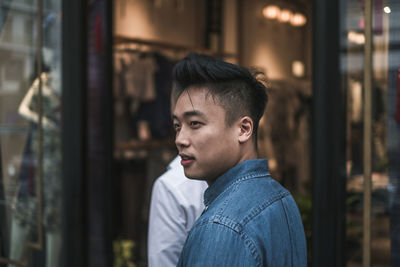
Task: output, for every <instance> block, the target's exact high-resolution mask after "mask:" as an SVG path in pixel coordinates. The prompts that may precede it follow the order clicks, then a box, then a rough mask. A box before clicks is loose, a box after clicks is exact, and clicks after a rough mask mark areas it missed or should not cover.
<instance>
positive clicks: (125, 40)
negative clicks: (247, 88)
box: [114, 35, 238, 58]
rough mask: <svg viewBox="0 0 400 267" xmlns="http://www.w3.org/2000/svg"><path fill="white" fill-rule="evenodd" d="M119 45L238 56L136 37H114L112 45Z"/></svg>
mask: <svg viewBox="0 0 400 267" xmlns="http://www.w3.org/2000/svg"><path fill="white" fill-rule="evenodd" d="M120 44H138V45H146V46H149V47H152V48H155V49H167V50H172V51H176V52H187V53H188V52H197V53H202V54H208V55H211V56H214V57H221V58H237V57H238V55H237V54H234V53H220V52H214V51H211V50H207V49H202V48H196V47H189V46H184V45H178V44H172V43H168V42H163V41H156V40H147V39H142V38H137V37H126V36H121V35H116V36H115V37H114V45H120Z"/></svg>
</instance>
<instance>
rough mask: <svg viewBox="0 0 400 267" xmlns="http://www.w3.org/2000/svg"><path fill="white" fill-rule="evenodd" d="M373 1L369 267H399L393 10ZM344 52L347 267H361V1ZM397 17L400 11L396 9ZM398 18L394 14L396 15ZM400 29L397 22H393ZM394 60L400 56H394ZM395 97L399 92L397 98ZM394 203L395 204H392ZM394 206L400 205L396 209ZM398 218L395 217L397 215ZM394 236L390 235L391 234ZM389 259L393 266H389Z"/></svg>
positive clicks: (351, 16)
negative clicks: (397, 247) (396, 240)
mask: <svg viewBox="0 0 400 267" xmlns="http://www.w3.org/2000/svg"><path fill="white" fill-rule="evenodd" d="M390 2H394V1H384V0H376V1H373V26H372V34H373V40H372V43H373V55H372V57H373V66H372V68H373V83H372V84H373V86H372V115H371V116H372V118H371V119H372V140H371V145H372V162H371V164H372V166H371V167H372V203H371V218H370V219H371V224H372V230H371V231H372V232H371V235H372V241H371V244H370V245H371V255H372V259H371V260H372V265H373V266H397V265H398V263H397V264H395V261H394V257H395V253H393V251H394V249H395V243H394V242H393V243H392V242H391V238H392V241H394V238H398V236H399V234H398V232H397V235H396V232H395V229H396V227H397V228H399V220H398V219H397V221H396V214H395V213H396V212H398V211H397V210H399V207H398V206H397V209H396V208H395V207H396V203H397V202H399V201H398V200H397V199H398V198H399V196H398V193H397V195H396V192H398V186H397V185H398V184H399V179H400V178H399V175H398V173H399V172H398V170H396V169H397V168H398V166H400V165H399V162H398V160H399V158H400V157H399V152H400V148H399V142H398V140H400V139H399V128H400V127H399V122H396V121H395V111H394V110H395V109H396V101H395V99H396V92H397V91H396V90H397V86H398V85H397V83H396V82H397V79H398V78H397V75H398V74H396V73H397V69H398V68H399V66H396V65H398V62H399V59H398V58H397V63H395V62H396V61H394V60H395V58H394V56H396V55H397V53H398V52H397V53H396V52H395V51H393V50H392V49H390V48H391V47H393V46H392V45H391V44H392V43H393V42H395V39H394V38H393V37H394V30H393V29H395V27H396V26H395V24H394V23H396V22H395V21H394V19H393V18H394V17H395V14H396V6H395V5H394V4H391V3H390ZM345 10H346V12H345V13H344V14H342V16H343V17H344V20H345V21H346V33H345V34H344V35H342V43H343V44H345V50H344V53H343V55H344V56H343V57H342V60H343V61H342V63H343V64H342V66H343V68H342V69H343V71H344V74H345V77H346V79H347V82H346V85H347V93H348V101H347V114H348V115H347V125H348V128H347V137H348V145H347V167H348V169H347V170H348V182H347V195H348V198H347V250H346V252H347V266H362V255H363V251H362V242H363V229H362V225H363V221H362V220H363V217H362V216H363V212H364V211H363V197H364V194H363V186H364V176H363V170H364V166H363V127H364V120H363V107H364V102H363V101H364V99H363V90H364V89H363V78H364V66H363V65H364V44H365V37H364V1H358V0H352V1H347V4H346V9H345ZM397 12H398V7H397ZM397 14H398V13H397ZM397 25H398V22H397ZM397 57H398V56H397ZM397 94H398V92H397ZM396 200H397V202H396ZM397 205H398V204H397ZM397 217H399V216H398V215H397ZM391 231H392V233H391ZM391 258H392V260H391Z"/></svg>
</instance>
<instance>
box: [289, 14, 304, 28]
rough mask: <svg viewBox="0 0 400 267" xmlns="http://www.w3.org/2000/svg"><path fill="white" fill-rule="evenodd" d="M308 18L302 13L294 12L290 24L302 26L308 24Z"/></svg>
mask: <svg viewBox="0 0 400 267" xmlns="http://www.w3.org/2000/svg"><path fill="white" fill-rule="evenodd" d="M306 22H307V18H306V16H304V15H303V14H301V13H294V14H293V16H292V18H291V19H290V24H292V25H293V26H295V27H300V26H303V25H304V24H306Z"/></svg>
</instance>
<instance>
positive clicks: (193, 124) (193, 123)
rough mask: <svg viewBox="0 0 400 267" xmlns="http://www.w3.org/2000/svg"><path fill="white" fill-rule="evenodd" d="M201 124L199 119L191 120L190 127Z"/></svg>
mask: <svg viewBox="0 0 400 267" xmlns="http://www.w3.org/2000/svg"><path fill="white" fill-rule="evenodd" d="M200 124H201V123H200V122H198V121H191V122H190V127H192V128H196V127H199V126H200Z"/></svg>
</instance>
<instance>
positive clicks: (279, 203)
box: [177, 159, 307, 267]
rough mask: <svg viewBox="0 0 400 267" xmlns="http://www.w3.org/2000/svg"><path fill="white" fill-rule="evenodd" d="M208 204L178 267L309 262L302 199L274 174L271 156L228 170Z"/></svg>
mask: <svg viewBox="0 0 400 267" xmlns="http://www.w3.org/2000/svg"><path fill="white" fill-rule="evenodd" d="M204 203H205V206H206V209H205V212H204V213H203V215H202V216H201V217H200V218H199V219H198V220H197V222H196V223H195V224H194V226H193V228H192V230H191V231H190V233H189V235H188V238H187V240H186V243H185V245H184V247H183V250H182V254H181V257H180V259H179V262H178V265H177V266H190V267H193V266H202V267H204V266H210V267H211V266H212V267H216V266H218V267H221V266H229V267H232V266H246V267H248V266H273V267H279V266H285V267H286V266H296V267H302V266H306V265H307V251H306V240H305V234H304V228H303V224H302V221H301V218H300V214H299V211H298V209H297V206H296V203H295V201H294V200H293V198H292V196H291V195H290V193H289V192H288V191H287V190H286V189H285V188H283V187H282V186H281V185H280V184H279V183H278V182H276V181H275V180H273V179H271V178H270V177H269V172H268V162H267V160H265V159H264V160H260V159H256V160H247V161H245V162H242V163H240V164H238V165H236V166H235V167H233V168H232V169H230V170H229V171H227V172H226V173H225V174H223V175H222V176H220V177H219V178H218V179H217V180H216V181H215V182H214V183H213V184H212V185H211V186H210V187H209V188H208V189H207V190H206V192H205V193H204Z"/></svg>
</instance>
